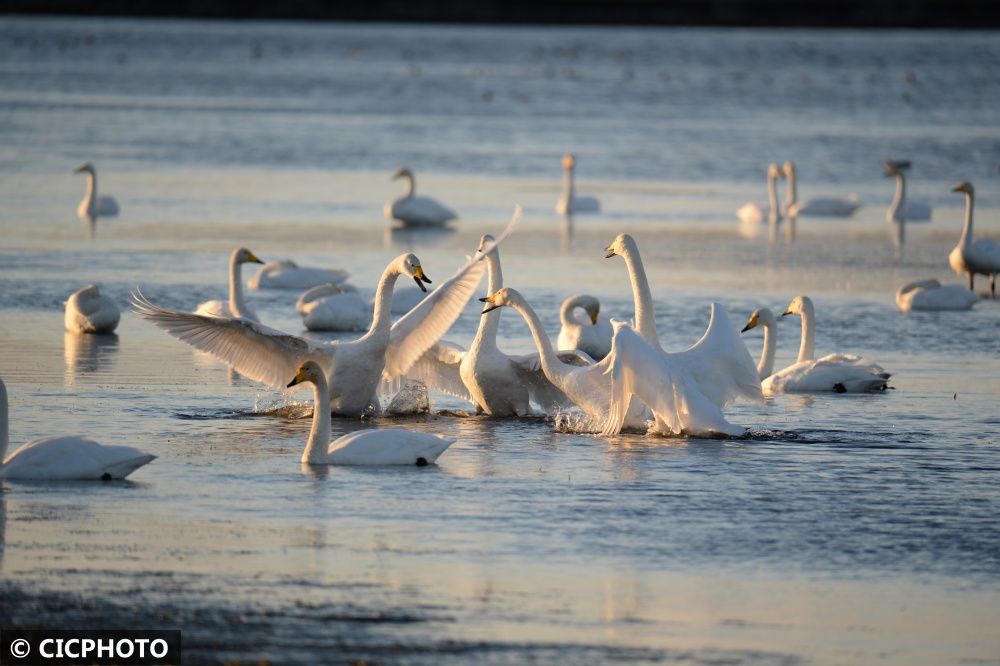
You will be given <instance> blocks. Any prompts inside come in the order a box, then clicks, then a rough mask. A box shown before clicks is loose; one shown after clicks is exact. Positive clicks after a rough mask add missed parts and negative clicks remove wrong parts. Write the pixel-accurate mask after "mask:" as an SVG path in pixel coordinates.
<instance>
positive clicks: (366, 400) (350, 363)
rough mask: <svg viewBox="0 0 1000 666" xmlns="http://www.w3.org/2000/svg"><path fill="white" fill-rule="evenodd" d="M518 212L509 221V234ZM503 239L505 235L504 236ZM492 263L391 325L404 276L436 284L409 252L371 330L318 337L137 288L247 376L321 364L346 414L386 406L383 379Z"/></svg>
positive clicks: (269, 378) (270, 378)
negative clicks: (186, 305) (207, 311)
mask: <svg viewBox="0 0 1000 666" xmlns="http://www.w3.org/2000/svg"><path fill="white" fill-rule="evenodd" d="M516 221H517V218H516V217H515V219H514V220H513V221H512V222H511V224H510V225H508V226H507V229H506V230H505V232H504V234H502V235H501V237H500V240H502V239H503V238H504V237H505V236H506V235H507V234H508V233H510V231H511V230H512V229H513V227H514V224H515V223H516ZM498 242H499V241H498ZM485 268H486V267H485V265H484V264H483V262H482V261H479V259H478V258H473V259H471V260H469V261H468V262H467V263H466V264H465V265H464V266H462V267H461V268H460V269H459V270H458V272H456V273H455V275H453V276H452V277H451V278H449V279H448V280H447V281H445V282H444V284H442V285H441V286H440V287H438V288H437V289H436V290H434V293H432V294H430V295H428V296H427V298H425V299H424V300H423V301H421V302H420V304H419V305H418V306H417V307H416V308H414V309H413V310H411V311H410V312H409V313H408V314H406V315H405V316H404V317H402V318H401V319H400V320H399V321H397V322H396V323H395V324H392V325H390V312H389V309H390V302H391V300H392V289H393V286H394V285H395V283H396V279H397V278H398V277H399V276H400V275H407V276H409V277H411V278H413V280H414V282H417V283H418V284H422V283H423V282H428V283H429V282H430V280H429V279H428V278H427V276H426V275H424V272H423V268H422V266H421V265H420V260H419V259H417V258H416V257H415V256H414V255H412V254H403V255H400V256H399V257H397V258H396V259H394V260H393V261H392V262H390V263H389V265H388V266H386V268H385V271H384V272H383V273H382V277H381V278H380V279H379V282H378V287H377V288H376V291H375V312H374V316H373V317H372V323H371V327H370V328H369V329H368V332H367V333H366V334H365V335H363V336H361V337H360V338H358V339H356V340H333V341H329V342H316V341H312V340H307V339H304V338H301V337H298V336H295V335H290V334H288V333H283V332H281V331H278V330H275V329H273V328H268V327H266V326H263V325H261V324H257V323H255V322H250V321H246V320H243V319H220V318H216V317H206V316H201V315H197V314H188V313H186V312H177V311H174V310H168V309H165V308H160V307H157V306H155V305H153V304H152V303H150V302H149V301H148V300H146V299H145V297H143V296H142V294H140V293H133V295H132V303H133V307H134V309H135V311H136V313H138V314H139V315H140V316H141V317H143V318H145V319H147V320H149V321H151V322H153V323H154V324H156V325H157V326H159V327H160V328H162V329H164V330H165V331H167V332H168V333H170V334H171V335H173V336H174V337H176V338H178V339H180V340H183V341H184V342H186V343H188V344H190V345H192V346H193V347H195V348H197V349H200V350H202V351H205V352H209V353H211V354H213V355H215V356H216V357H217V358H219V359H221V360H222V361H224V362H226V363H227V364H229V365H230V366H231V367H232V368H234V369H235V370H236V371H237V372H239V373H240V374H241V375H243V376H244V377H247V378H249V379H252V380H254V381H258V382H261V383H263V384H268V385H270V386H272V387H274V388H284V387H285V386H286V385H287V384H288V379H289V378H290V377H292V376H293V375H294V374H295V373H296V372H297V371H298V369H299V368H300V367H301V366H302V364H303V363H305V362H306V361H309V360H312V361H316V362H317V363H319V365H320V367H322V368H323V369H324V370H325V371H326V373H327V383H328V385H329V386H330V389H331V397H330V408H331V410H332V411H333V412H335V413H337V414H342V415H344V416H359V415H361V414H363V413H365V412H366V411H368V410H369V409H372V408H374V409H378V404H379V403H378V400H377V397H376V395H375V393H376V389H377V388H378V386H379V383H380V380H381V379H382V378H383V376H384V377H385V379H386V380H388V381H390V382H391V381H393V380H396V379H397V378H398V377H400V376H401V375H405V374H406V372H407V370H409V369H410V367H411V366H412V365H413V364H414V363H415V362H416V361H417V360H418V359H419V358H420V357H421V356H422V355H423V354H424V352H426V351H427V350H428V349H429V348H431V347H432V346H433V345H434V343H435V342H437V341H438V339H439V338H440V337H441V336H442V335H444V333H445V332H446V331H447V330H448V328H449V327H450V326H451V325H452V323H454V321H455V320H456V319H457V318H458V316H459V315H460V314H461V313H462V310H463V309H464V307H465V305H466V303H468V301H469V298H471V297H472V293H473V291H474V290H475V288H476V286H477V285H478V284H479V280H480V278H482V275H483V271H484V270H485Z"/></svg>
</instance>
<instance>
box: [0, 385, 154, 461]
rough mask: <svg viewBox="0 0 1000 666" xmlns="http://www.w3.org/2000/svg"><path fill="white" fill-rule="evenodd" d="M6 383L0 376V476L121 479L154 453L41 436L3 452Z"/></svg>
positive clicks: (5, 444) (5, 445)
mask: <svg viewBox="0 0 1000 666" xmlns="http://www.w3.org/2000/svg"><path fill="white" fill-rule="evenodd" d="M7 409H8V404H7V387H6V386H5V385H4V383H3V380H2V379H0V478H2V479H32V480H51V481H69V480H107V479H124V478H125V477H126V476H128V475H129V474H131V473H132V472H134V471H135V470H137V469H139V468H140V467H142V466H143V465H145V464H146V463H148V462H150V461H152V460H155V459H156V456H151V455H149V454H146V453H143V452H142V451H140V450H139V449H135V448H132V447H131V446H105V445H103V444H98V443H97V442H95V441H94V440H92V439H90V438H89V437H83V436H80V435H64V436H61V437H44V438H42V439H36V440H34V441H31V442H28V443H27V444H24V445H23V446H21V447H20V448H19V449H17V450H16V451H14V453H12V454H10V455H9V456H8V455H7V448H8V447H9V446H10V437H9V435H10V426H9V423H8V416H7Z"/></svg>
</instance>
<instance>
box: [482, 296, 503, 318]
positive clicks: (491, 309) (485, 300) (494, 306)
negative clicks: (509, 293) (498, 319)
mask: <svg viewBox="0 0 1000 666" xmlns="http://www.w3.org/2000/svg"><path fill="white" fill-rule="evenodd" d="M495 296H496V294H493V295H492V296H487V297H486V298H480V299H479V302H480V303H489V304H490V307H488V308H486V309H485V310H483V311H482V312H481V313H480V314H486V313H487V312H493V311H494V310H496V309H497V308H499V307H501V306H499V305H493V298H494V297H495Z"/></svg>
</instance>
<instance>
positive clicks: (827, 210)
mask: <svg viewBox="0 0 1000 666" xmlns="http://www.w3.org/2000/svg"><path fill="white" fill-rule="evenodd" d="M781 170H782V171H783V172H784V174H785V179H786V180H788V193H787V196H786V199H785V214H786V215H787V216H788V217H800V216H805V217H850V216H852V215H854V212H855V211H856V210H857V209H858V208H859V207H860V206H861V202H860V201H859V200H858V195H857V194H850V195H848V196H846V197H818V198H814V199H806V200H805V201H799V200H798V198H799V187H798V180H797V177H796V173H795V165H794V164H793V163H792V162H790V161H789V162H785V163H784V164H783V165H782V168H781Z"/></svg>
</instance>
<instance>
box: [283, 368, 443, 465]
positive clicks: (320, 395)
mask: <svg viewBox="0 0 1000 666" xmlns="http://www.w3.org/2000/svg"><path fill="white" fill-rule="evenodd" d="M303 382H311V383H312V385H313V405H314V407H313V421H312V429H311V430H310V431H309V439H308V441H307V442H306V448H305V450H303V451H302V462H303V463H304V464H307V465H418V466H423V465H428V464H431V463H433V462H435V461H436V460H437V459H438V456H440V455H441V454H442V453H444V451H445V449H447V448H448V447H449V446H451V445H452V444H454V443H455V440H452V439H445V438H444V437H440V436H438V435H430V434H427V433H422V432H412V431H409V430H403V429H400V428H384V429H380V430H359V431H357V432H352V433H350V434H348V435H344V436H343V437H340V438H339V439H337V440H336V441H334V442H331V441H330V410H328V409H324V408H323V406H324V405H328V404H330V389H329V386H328V385H327V383H326V375H325V374H324V372H323V368H321V367H320V366H319V365H318V364H317V363H315V362H314V361H306V362H305V363H304V364H303V365H302V367H301V368H299V371H298V372H297V373H295V377H294V378H293V379H292V381H291V382H289V384H288V388H291V387H292V386H295V385H297V384H301V383H303Z"/></svg>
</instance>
